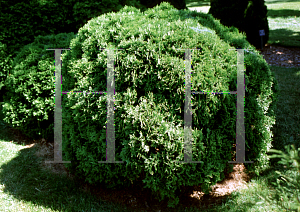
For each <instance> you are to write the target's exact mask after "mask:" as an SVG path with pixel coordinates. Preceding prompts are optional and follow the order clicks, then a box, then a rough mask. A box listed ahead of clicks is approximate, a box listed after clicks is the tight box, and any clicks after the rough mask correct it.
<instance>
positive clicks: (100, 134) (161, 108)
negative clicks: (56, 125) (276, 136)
mask: <svg viewBox="0 0 300 212" xmlns="http://www.w3.org/2000/svg"><path fill="white" fill-rule="evenodd" d="M70 48H71V50H70V51H66V52H65V53H63V55H62V58H63V61H64V64H63V66H62V90H63V91H69V93H68V94H65V95H63V96H62V116H63V117H62V120H63V124H62V126H63V129H62V130H63V154H64V157H63V160H65V161H71V163H70V164H65V166H66V167H67V168H68V169H69V170H72V171H73V172H74V173H76V174H77V175H78V176H81V177H82V178H84V179H85V180H86V181H88V182H89V183H93V184H99V183H100V184H102V183H103V184H105V185H106V186H107V187H110V188H116V187H120V186H130V185H131V184H132V183H135V184H140V185H143V186H144V187H148V188H150V189H151V190H152V191H153V193H154V194H155V196H156V197H158V198H159V199H160V200H162V199H165V198H168V199H169V202H168V206H170V207H174V206H175V205H176V204H178V201H179V198H178V196H176V193H177V191H178V190H180V189H181V187H182V186H193V185H199V184H200V185H201V187H202V189H203V191H204V192H205V193H208V192H209V190H210V187H211V186H212V185H214V184H216V183H217V182H218V181H221V180H222V179H224V170H226V168H228V167H230V168H232V165H230V164H229V163H228V161H231V160H232V155H231V148H232V146H233V144H234V143H235V142H236V140H235V139H236V96H235V95H229V94H212V93H209V94H197V95H196V94H192V114H193V116H192V159H193V161H202V162H203V163H176V162H174V161H183V159H184V106H185V68H186V66H185V65H190V64H187V63H185V50H184V49H187V48H189V49H194V50H191V51H192V74H191V76H192V78H191V83H192V91H205V92H212V91H214V92H222V91H236V90H237V86H236V80H237V68H236V64H237V53H236V51H229V49H236V48H243V49H247V48H250V49H254V51H253V53H249V52H247V51H245V56H244V57H245V58H244V61H245V63H244V64H245V69H246V71H245V90H246V91H245V92H246V96H245V111H244V113H245V135H246V141H245V147H246V161H255V163H254V164H245V165H246V167H247V168H248V170H249V171H252V172H255V173H256V174H259V172H260V170H264V169H265V168H267V165H268V158H267V155H266V152H267V151H268V150H269V149H270V147H271V141H272V140H271V136H272V133H271V131H270V128H271V127H272V126H273V124H274V123H275V121H274V107H275V102H276V99H277V96H276V94H277V91H278V87H277V81H276V80H275V78H274V76H273V75H272V73H271V71H270V69H269V66H268V64H267V63H266V61H265V60H264V59H263V57H262V56H260V55H259V54H258V52H257V51H256V50H255V48H254V47H253V46H251V45H250V44H249V42H247V41H246V40H245V36H244V35H242V34H240V33H238V30H237V29H236V28H234V27H230V28H228V27H224V26H222V25H221V24H220V21H216V20H214V18H213V17H212V16H211V15H208V14H203V13H197V12H195V11H193V12H192V11H189V10H177V9H175V8H174V7H172V6H171V5H170V4H169V3H165V2H164V3H162V4H160V5H159V6H157V7H154V8H152V9H149V10H146V11H145V12H144V13H141V12H140V11H139V10H138V9H136V8H133V7H127V6H126V7H124V8H123V9H122V10H120V11H119V12H118V13H108V14H105V15H101V16H99V17H97V18H93V19H91V20H90V21H89V22H88V23H87V24H86V25H85V26H84V27H82V28H80V30H79V31H78V36H77V37H76V38H74V39H73V40H72V42H71V44H70ZM109 48H110V49H111V48H113V49H115V50H114V54H115V56H114V59H115V62H114V79H115V94H114V123H115V125H114V129H115V161H123V162H124V163H98V161H105V160H106V158H107V152H106V148H107V145H106V131H107V125H106V123H107V102H108V101H107V94H105V93H102V94H101V93H97V92H101V91H102V92H106V91H107V83H109V82H107V71H108V70H107V63H108V55H107V50H103V49H109ZM116 49H118V50H116ZM177 49H183V50H177ZM75 91H81V92H82V91H87V92H90V93H89V94H87V93H75Z"/></svg>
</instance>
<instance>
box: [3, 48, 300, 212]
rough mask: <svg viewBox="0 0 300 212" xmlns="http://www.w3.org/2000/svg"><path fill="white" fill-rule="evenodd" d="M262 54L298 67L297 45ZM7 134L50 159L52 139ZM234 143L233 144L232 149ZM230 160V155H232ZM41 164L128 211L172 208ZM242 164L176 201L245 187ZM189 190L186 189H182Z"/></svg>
mask: <svg viewBox="0 0 300 212" xmlns="http://www.w3.org/2000/svg"><path fill="white" fill-rule="evenodd" d="M261 54H263V55H264V58H265V59H266V61H267V62H268V63H269V64H270V65H276V66H281V67H300V48H287V47H280V46H272V45H271V46H270V45H266V46H265V47H264V49H263V51H261ZM9 131H10V133H11V135H13V136H14V139H13V141H14V142H25V145H26V146H24V148H32V147H34V146H36V145H37V147H38V151H37V153H36V155H37V156H38V157H42V158H43V159H44V160H53V159H54V148H53V141H52V142H51V141H49V142H47V141H46V140H45V139H40V140H37V141H36V140H33V141H32V140H30V139H28V138H27V137H26V136H24V135H22V133H20V132H19V131H18V130H15V129H13V128H10V129H9ZM234 150H235V147H233V151H234ZM232 159H233V160H234V157H233V158H232ZM41 168H43V169H49V170H52V172H53V173H54V174H58V175H65V176H67V177H69V178H70V179H72V180H76V181H77V182H78V185H80V189H82V190H83V191H85V192H91V193H92V194H93V195H94V196H96V197H99V198H101V199H102V200H105V201H107V202H113V203H120V204H122V205H126V206H127V207H128V208H130V209H131V210H132V211H133V210H136V211H176V209H175V210H170V209H168V208H167V201H162V202H159V201H158V200H155V199H153V198H152V197H151V192H150V190H149V189H144V190H143V189H141V188H140V187H138V186H134V185H133V186H132V188H128V189H127V188H125V189H117V190H111V189H106V188H104V187H95V186H93V185H89V184H88V183H85V182H83V181H82V180H79V179H77V178H76V177H75V176H74V175H72V174H70V173H69V172H68V170H66V168H65V167H64V165H63V164H45V163H42V164H41ZM244 170H245V166H244V164H235V165H234V169H233V172H231V173H229V174H227V175H226V178H225V179H224V180H223V181H222V182H219V183H217V184H216V185H215V186H213V187H212V188H213V189H212V192H210V194H209V195H204V193H203V192H201V189H200V188H199V186H194V187H193V189H192V192H190V193H189V192H186V195H183V196H181V197H180V202H181V204H182V205H183V206H184V207H190V206H194V207H197V208H200V206H205V208H210V207H213V205H214V204H221V202H223V201H224V199H225V198H226V197H230V194H231V193H232V192H233V191H236V190H238V189H240V188H247V182H249V181H250V177H249V176H247V175H246V174H245V172H244ZM186 190H189V189H186Z"/></svg>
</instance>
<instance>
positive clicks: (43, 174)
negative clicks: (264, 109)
mask: <svg viewBox="0 0 300 212" xmlns="http://www.w3.org/2000/svg"><path fill="white" fill-rule="evenodd" d="M266 4H267V7H268V11H269V12H268V16H269V17H268V20H269V26H270V39H269V43H270V44H273V45H274V44H276V45H282V46H294V47H299V48H300V36H299V33H300V18H299V11H300V1H291V0H290V1H288V2H285V3H284V2H280V1H277V0H276V1H275V0H273V1H271V0H268V1H266ZM187 6H188V7H199V9H200V10H202V11H205V12H207V11H208V9H207V8H209V1H205V2H204V1H203V2H194V3H192V2H190V3H187ZM295 16H296V17H295ZM297 24H298V25H297ZM271 70H272V71H273V72H274V73H275V77H276V79H277V80H278V82H279V88H280V92H281V93H280V96H279V100H278V104H277V110H276V124H275V126H274V128H273V129H272V131H273V134H274V142H273V148H274V149H278V150H282V151H283V152H287V151H286V150H285V148H284V147H285V146H287V145H290V144H296V147H297V146H298V145H297V144H298V143H299V144H300V106H299V105H300V98H299V97H300V69H299V68H281V67H274V66H272V67H271ZM0 108H1V107H0ZM0 112H2V111H1V110H0ZM2 119H3V114H2V113H0V132H1V133H0V211H31V212H33V211H47V212H54V211H132V209H131V210H129V209H126V208H124V206H121V205H117V204H115V203H114V204H113V203H109V202H105V201H101V200H99V199H97V198H96V197H95V196H93V195H91V194H89V193H86V192H83V190H82V189H81V188H80V186H78V184H77V183H76V181H72V180H70V179H69V178H67V177H64V176H58V175H55V174H53V173H50V172H49V171H46V170H44V169H41V168H40V163H41V162H42V159H41V158H39V157H37V156H35V151H37V147H35V146H34V147H32V148H24V144H23V145H22V144H17V143H14V142H10V141H11V139H12V135H10V134H9V131H7V129H8V127H7V126H6V125H5V124H3V122H1V121H2ZM299 146H300V145H299ZM274 161H275V162H273V163H272V167H271V168H270V169H269V170H268V171H266V172H264V173H262V174H261V176H259V177H254V178H253V179H252V180H251V182H249V183H248V184H247V185H248V188H247V189H243V190H239V191H237V192H233V193H232V194H231V195H230V198H228V199H226V200H225V201H224V203H223V204H216V205H215V206H214V207H213V208H212V209H209V210H208V209H207V210H204V209H200V208H198V209H193V208H187V209H186V210H179V208H178V209H177V211H234V212H235V211H287V208H289V206H288V204H292V203H295V200H293V198H294V197H295V196H297V195H298V194H299V190H300V189H299V188H300V186H299V183H298V185H296V186H293V185H289V184H288V183H282V182H280V183H279V182H278V183H275V184H273V183H274V182H277V180H278V179H279V178H280V177H279V176H280V175H279V174H277V173H276V171H277V170H280V171H281V172H282V173H283V174H285V175H287V176H290V177H292V179H294V182H295V179H296V173H297V169H284V168H283V166H282V165H279V164H278V163H277V161H278V160H274ZM281 181H283V180H281ZM281 186H283V188H281ZM285 188H286V189H287V191H285V190H284V189H285ZM283 203H284V204H285V207H283V206H282V204H283ZM285 208H286V209H285ZM137 211H139V210H137ZM298 211H300V210H298Z"/></svg>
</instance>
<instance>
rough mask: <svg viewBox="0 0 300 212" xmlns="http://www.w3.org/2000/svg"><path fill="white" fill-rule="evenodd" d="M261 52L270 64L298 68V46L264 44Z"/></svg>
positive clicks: (299, 55) (299, 64)
mask: <svg viewBox="0 0 300 212" xmlns="http://www.w3.org/2000/svg"><path fill="white" fill-rule="evenodd" d="M260 51H261V50H260ZM261 54H262V55H263V56H264V59H265V60H266V61H267V63H268V64H269V65H271V66H280V67H284V68H300V48H296V47H283V46H275V45H270V44H266V45H265V47H264V48H263V50H262V51H261Z"/></svg>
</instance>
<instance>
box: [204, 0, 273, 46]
mask: <svg viewBox="0 0 300 212" xmlns="http://www.w3.org/2000/svg"><path fill="white" fill-rule="evenodd" d="M267 12H268V11H267V6H266V5H265V2H264V0H251V1H249V0H240V1H235V0H211V7H210V9H209V11H208V13H209V14H212V15H213V17H215V18H216V19H219V20H220V22H221V24H223V25H225V26H229V27H230V26H234V27H236V28H238V29H239V31H240V32H244V33H245V34H246V36H247V41H248V42H249V43H250V44H252V45H253V46H255V47H256V48H261V37H260V36H259V30H262V29H264V30H265V36H263V46H264V45H265V44H266V43H267V41H268V40H269V24H268V19H267Z"/></svg>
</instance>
